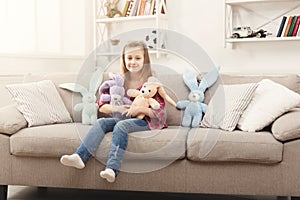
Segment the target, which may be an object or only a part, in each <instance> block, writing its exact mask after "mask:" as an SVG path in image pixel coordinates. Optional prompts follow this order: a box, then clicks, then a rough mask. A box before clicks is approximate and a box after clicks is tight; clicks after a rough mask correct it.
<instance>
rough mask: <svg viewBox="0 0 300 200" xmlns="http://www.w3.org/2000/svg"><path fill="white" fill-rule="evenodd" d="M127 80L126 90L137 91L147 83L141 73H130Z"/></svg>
mask: <svg viewBox="0 0 300 200" xmlns="http://www.w3.org/2000/svg"><path fill="white" fill-rule="evenodd" d="M127 78H128V79H127V81H126V86H125V87H127V88H126V89H135V88H137V87H139V86H140V85H141V84H143V83H144V82H145V80H143V79H144V78H143V77H142V75H141V74H140V73H130V74H129V75H128V77H127Z"/></svg>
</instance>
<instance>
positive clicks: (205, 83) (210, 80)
mask: <svg viewBox="0 0 300 200" xmlns="http://www.w3.org/2000/svg"><path fill="white" fill-rule="evenodd" d="M219 70H220V67H216V68H214V69H213V70H212V71H210V72H208V73H207V74H205V75H204V77H203V79H202V80H201V81H200V84H199V89H200V90H201V91H203V92H204V91H205V90H206V89H207V88H209V87H210V86H212V85H213V84H214V83H215V82H216V81H217V79H218V76H219Z"/></svg>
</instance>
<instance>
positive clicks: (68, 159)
mask: <svg viewBox="0 0 300 200" xmlns="http://www.w3.org/2000/svg"><path fill="white" fill-rule="evenodd" d="M60 163H61V164H63V165H65V166H68V167H75V168H77V169H83V168H84V167H85V164H84V163H83V162H82V160H81V158H80V156H79V155H78V154H76V153H74V154H72V155H64V156H62V157H61V158H60Z"/></svg>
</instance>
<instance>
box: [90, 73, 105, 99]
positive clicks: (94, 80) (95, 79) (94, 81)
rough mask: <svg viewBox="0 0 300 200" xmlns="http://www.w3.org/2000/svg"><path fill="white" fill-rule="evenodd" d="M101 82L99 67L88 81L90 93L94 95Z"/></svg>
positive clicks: (101, 75) (101, 76) (101, 74)
mask: <svg viewBox="0 0 300 200" xmlns="http://www.w3.org/2000/svg"><path fill="white" fill-rule="evenodd" d="M102 80H103V69H102V68H101V67H99V68H98V69H97V71H95V72H94V73H93V75H92V77H91V80H90V87H89V89H90V92H91V93H93V94H95V93H96V91H97V90H98V88H99V86H100V84H101V83H102Z"/></svg>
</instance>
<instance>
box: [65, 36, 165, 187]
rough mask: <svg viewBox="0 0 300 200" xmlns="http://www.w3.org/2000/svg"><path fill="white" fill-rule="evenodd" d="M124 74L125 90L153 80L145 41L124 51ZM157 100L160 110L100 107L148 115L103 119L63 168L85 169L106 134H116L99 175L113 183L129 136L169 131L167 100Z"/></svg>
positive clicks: (66, 158) (129, 114)
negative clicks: (153, 130) (164, 129)
mask: <svg viewBox="0 0 300 200" xmlns="http://www.w3.org/2000/svg"><path fill="white" fill-rule="evenodd" d="M121 73H122V75H123V76H124V87H125V90H127V89H130V88H138V89H139V88H141V85H142V84H143V83H144V82H146V81H147V79H148V77H150V76H152V71H151V66H150V58H149V54H148V49H147V46H146V44H145V43H144V42H142V41H132V42H129V43H128V44H126V45H125V46H124V47H123V51H122V57H121ZM154 99H155V100H156V101H158V102H159V103H160V109H158V110H152V109H151V108H144V107H139V108H132V109H131V108H130V106H128V105H126V106H111V105H110V104H108V103H106V102H100V103H99V111H100V112H103V113H106V114H109V113H113V112H119V113H122V114H126V116H130V117H135V116H137V115H138V114H145V115H146V117H144V119H138V118H129V119H128V118H127V119H124V120H120V119H118V118H100V119H98V120H97V122H96V123H95V124H94V125H93V127H92V128H91V129H90V130H89V132H88V134H87V135H86V137H85V138H84V140H83V142H82V144H81V145H80V146H79V147H78V148H77V151H76V152H75V153H74V154H72V155H64V156H62V157H61V159H60V162H61V164H63V165H65V166H69V167H75V168H77V169H82V168H84V167H85V165H86V163H87V162H88V160H89V158H90V157H91V156H92V155H93V156H95V152H96V150H97V148H98V147H99V145H100V143H101V141H102V139H103V138H104V136H105V134H106V133H108V132H111V131H112V132H113V139H112V145H111V148H110V153H109V155H108V160H107V163H106V168H105V170H104V171H101V172H100V176H101V177H102V178H104V179H106V180H107V181H108V182H114V181H115V177H116V176H117V175H118V173H119V170H120V168H121V164H122V159H123V156H124V153H125V150H126V147H127V142H128V133H131V132H135V131H146V130H150V129H161V128H164V127H166V123H165V120H166V113H165V109H164V108H165V102H164V99H163V98H162V97H161V96H160V95H159V94H158V93H157V94H156V95H155V96H154Z"/></svg>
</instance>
